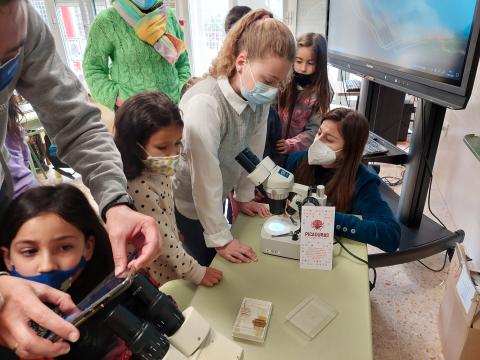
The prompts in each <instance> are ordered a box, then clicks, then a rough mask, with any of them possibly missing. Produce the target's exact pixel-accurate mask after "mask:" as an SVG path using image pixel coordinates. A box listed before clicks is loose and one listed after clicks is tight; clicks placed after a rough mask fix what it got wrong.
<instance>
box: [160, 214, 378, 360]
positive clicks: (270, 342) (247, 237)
mask: <svg viewBox="0 0 480 360" xmlns="http://www.w3.org/2000/svg"><path fill="white" fill-rule="evenodd" d="M262 224H263V219H260V218H248V217H246V216H244V215H240V216H239V218H238V219H237V222H236V223H235V225H234V226H233V229H232V232H233V234H234V236H235V237H238V238H240V239H241V240H242V241H243V242H245V243H247V244H249V245H251V246H253V247H254V249H255V251H256V252H257V255H258V262H257V263H254V264H242V265H236V264H232V263H230V262H228V261H226V260H225V259H223V258H222V257H220V256H217V257H215V259H214V261H213V263H212V266H214V267H216V268H218V269H220V270H222V271H223V273H224V279H223V281H222V282H221V283H220V284H219V285H218V286H216V287H214V288H205V287H201V286H200V287H198V288H197V289H196V290H195V291H194V292H193V293H192V291H191V290H188V289H187V292H188V291H190V296H192V295H193V297H192V300H191V301H190V305H193V306H194V307H195V308H196V309H197V310H198V311H199V312H200V313H201V314H202V315H203V316H204V317H205V318H206V319H207V320H208V321H209V322H210V324H211V325H212V327H213V328H214V329H215V330H217V331H219V332H220V333H222V334H224V335H226V336H231V333H232V327H233V323H234V321H235V317H236V315H237V313H238V310H239V308H240V304H241V302H242V299H243V297H251V298H256V299H262V300H268V301H271V302H272V303H273V311H272V316H271V319H270V325H269V329H268V332H267V337H266V340H265V343H264V344H256V343H251V342H248V341H241V340H238V342H239V344H240V345H241V346H242V347H243V348H244V349H245V358H244V359H245V360H254V359H261V360H269V359H275V360H282V359H303V360H310V359H312V360H314V359H327V360H335V359H338V360H345V359H356V360H362V359H372V357H373V355H372V335H371V334H372V328H371V316H370V294H369V286H368V269H367V266H366V265H364V264H362V263H360V262H359V261H357V260H354V259H352V258H351V257H350V255H348V254H347V253H346V252H345V251H343V250H342V251H341V248H340V247H339V246H338V245H335V250H334V253H335V257H334V260H333V270H332V271H320V270H302V269H300V267H299V263H298V261H295V260H290V259H284V258H280V257H276V256H271V255H265V254H263V253H261V252H260V250H259V241H260V239H259V234H260V228H261V226H262ZM344 244H345V246H347V247H348V248H349V250H350V251H352V252H353V253H354V254H356V255H357V256H360V257H362V258H364V259H366V258H367V251H366V246H365V245H363V244H360V243H357V242H353V241H349V240H344ZM337 247H338V248H337ZM180 284H181V285H179V283H177V285H173V287H174V286H177V287H180V288H181V287H186V286H187V285H186V284H185V283H180ZM168 287H169V286H168V285H167V288H165V289H164V288H162V290H164V291H165V292H167V293H170V294H172V295H174V296H175V294H176V293H178V291H175V289H173V288H172V285H170V288H169V289H168ZM169 290H170V291H169ZM185 290H186V289H181V290H180V291H179V292H180V293H182V294H183V295H185V294H186V292H185ZM310 295H317V296H318V297H319V298H320V299H321V300H323V301H325V302H327V303H328V304H330V305H332V306H333V307H334V308H336V309H337V311H338V315H337V317H336V318H335V319H334V320H333V321H332V322H331V323H330V324H329V325H328V326H327V327H326V328H325V329H324V330H323V331H322V332H320V333H319V334H318V335H317V336H316V337H315V338H314V339H313V340H312V341H308V340H307V338H306V337H303V335H301V334H300V333H299V332H298V330H296V329H294V328H292V327H291V326H290V325H288V324H287V323H286V322H285V316H286V315H287V314H288V313H289V312H290V311H291V310H292V309H293V308H294V307H295V306H296V305H297V304H299V303H300V302H301V301H302V300H304V299H305V298H306V297H307V296H310ZM184 302H185V301H184Z"/></svg>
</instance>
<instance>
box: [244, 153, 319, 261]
mask: <svg viewBox="0 0 480 360" xmlns="http://www.w3.org/2000/svg"><path fill="white" fill-rule="evenodd" d="M235 160H237V161H238V163H239V164H240V165H241V166H242V167H243V168H244V169H245V170H246V171H247V172H248V173H249V174H248V178H249V179H250V180H251V181H252V182H253V183H254V184H255V186H257V188H259V189H260V191H261V192H263V193H264V195H265V196H266V197H267V198H268V204H269V207H270V212H271V213H272V214H273V216H272V217H271V218H269V219H268V220H267V221H265V223H264V224H263V227H262V231H261V234H260V238H261V242H260V244H261V250H262V252H264V253H265V254H270V255H276V256H282V257H286V258H289V259H296V260H298V259H300V241H299V234H300V223H301V209H302V207H303V206H325V205H326V203H327V196H326V195H325V188H324V186H323V185H319V186H317V187H316V188H314V189H312V188H309V187H308V186H305V185H301V184H297V183H295V182H294V178H293V174H292V173H290V172H288V171H287V170H285V169H284V168H282V167H280V166H278V165H276V164H275V163H274V162H273V161H272V160H271V159H270V158H269V157H268V156H267V157H266V158H264V159H263V160H262V161H260V160H259V159H258V157H257V156H256V155H255V154H254V153H253V152H252V151H251V150H250V149H249V148H246V149H244V150H243V151H242V152H241V153H240V154H238V155H237V157H236V158H235ZM290 193H295V196H294V197H293V199H292V201H291V202H290V203H289V205H288V206H287V207H286V203H287V199H288V196H289V195H290Z"/></svg>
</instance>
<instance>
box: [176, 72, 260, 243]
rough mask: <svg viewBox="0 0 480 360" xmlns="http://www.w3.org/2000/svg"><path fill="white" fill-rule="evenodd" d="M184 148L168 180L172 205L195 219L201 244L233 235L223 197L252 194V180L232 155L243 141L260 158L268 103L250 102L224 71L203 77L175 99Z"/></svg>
mask: <svg viewBox="0 0 480 360" xmlns="http://www.w3.org/2000/svg"><path fill="white" fill-rule="evenodd" d="M180 109H181V110H182V112H183V121H184V124H185V125H184V129H183V139H184V145H185V148H184V154H183V155H182V156H181V158H180V162H179V164H178V167H177V171H176V175H175V178H174V181H173V185H174V197H175V205H176V207H177V210H178V211H179V212H180V213H181V214H182V215H184V216H186V217H188V218H190V219H198V220H200V223H201V224H202V226H203V229H204V237H205V243H206V245H207V247H219V246H224V245H225V244H227V243H228V242H230V241H231V240H232V239H233V237H232V234H231V233H230V230H229V227H228V223H227V220H226V219H225V217H224V215H223V201H224V200H225V198H226V197H227V194H228V193H229V192H230V191H231V190H232V189H234V190H235V195H236V198H237V200H238V201H240V202H246V201H250V200H251V199H253V197H254V185H253V184H252V183H251V182H250V180H249V179H248V178H247V173H246V172H245V171H244V170H243V169H242V168H241V166H240V165H239V164H238V163H237V161H236V160H235V157H236V156H237V155H238V154H239V153H240V152H241V151H242V150H243V149H245V148H246V147H249V148H250V149H251V150H252V151H253V152H254V153H255V154H256V155H257V156H258V157H259V158H260V159H261V157H262V154H263V150H264V147H265V139H266V134H267V116H268V109H269V105H261V106H260V105H257V106H250V105H249V103H248V102H247V101H245V100H244V99H243V98H242V97H241V96H240V95H238V94H237V93H236V92H235V91H234V90H233V88H232V86H231V85H230V83H229V81H228V79H227V78H225V77H220V78H219V79H214V78H211V77H209V78H207V79H205V80H202V81H200V82H199V83H197V84H196V85H195V86H194V87H192V88H191V89H190V90H189V91H188V92H187V93H186V94H185V95H184V97H183V98H182V100H181V101H180Z"/></svg>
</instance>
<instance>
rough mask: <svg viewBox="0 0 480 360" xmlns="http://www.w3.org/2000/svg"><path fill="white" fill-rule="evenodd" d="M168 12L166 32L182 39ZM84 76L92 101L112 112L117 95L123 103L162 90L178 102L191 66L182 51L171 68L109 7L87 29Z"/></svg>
mask: <svg viewBox="0 0 480 360" xmlns="http://www.w3.org/2000/svg"><path fill="white" fill-rule="evenodd" d="M167 10H168V18H167V32H169V33H170V34H173V35H175V36H176V37H177V38H179V39H182V40H183V30H182V28H181V27H180V24H179V23H178V21H177V18H176V17H175V14H174V13H173V11H172V10H171V9H167ZM109 60H110V61H111V64H109ZM83 73H84V76H85V80H86V81H87V84H88V87H89V88H90V93H91V95H92V96H93V98H94V99H95V101H97V102H99V103H101V104H103V105H105V106H107V107H108V108H110V109H113V107H114V105H115V99H116V98H117V96H119V97H120V99H121V100H123V101H125V100H127V99H128V98H129V97H130V96H132V95H135V94H138V93H140V92H143V91H152V90H157V91H162V92H163V93H165V94H166V95H168V96H169V97H170V99H172V100H173V101H174V102H175V103H178V102H179V100H180V90H181V89H182V86H183V85H184V84H185V82H186V81H187V80H188V79H189V78H190V64H189V62H188V54H187V52H186V51H185V52H184V53H183V54H182V55H180V57H179V58H178V60H177V62H176V63H175V65H171V64H170V63H169V62H168V61H166V60H165V59H164V58H163V57H162V56H161V55H160V54H159V53H158V52H157V51H156V50H155V49H154V48H153V46H151V45H149V44H147V43H146V42H143V41H142V40H140V39H139V38H138V36H137V35H136V34H135V31H134V29H133V28H132V27H131V26H130V25H129V24H128V23H127V22H126V21H125V20H123V18H122V17H121V16H120V15H119V14H118V13H117V11H116V10H115V9H114V8H109V9H106V10H104V11H102V12H101V13H100V14H98V15H97V17H96V18H95V21H94V22H93V24H92V26H91V28H90V32H89V34H88V42H87V48H86V50H85V55H84V58H83Z"/></svg>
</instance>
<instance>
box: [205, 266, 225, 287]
mask: <svg viewBox="0 0 480 360" xmlns="http://www.w3.org/2000/svg"><path fill="white" fill-rule="evenodd" d="M222 278H223V273H222V272H221V271H220V270H217V269H215V268H211V267H207V271H206V272H205V275H204V276H203V279H202V281H201V282H200V285H203V286H206V287H213V286H215V285H217V284H218V283H219V282H220V280H222Z"/></svg>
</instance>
